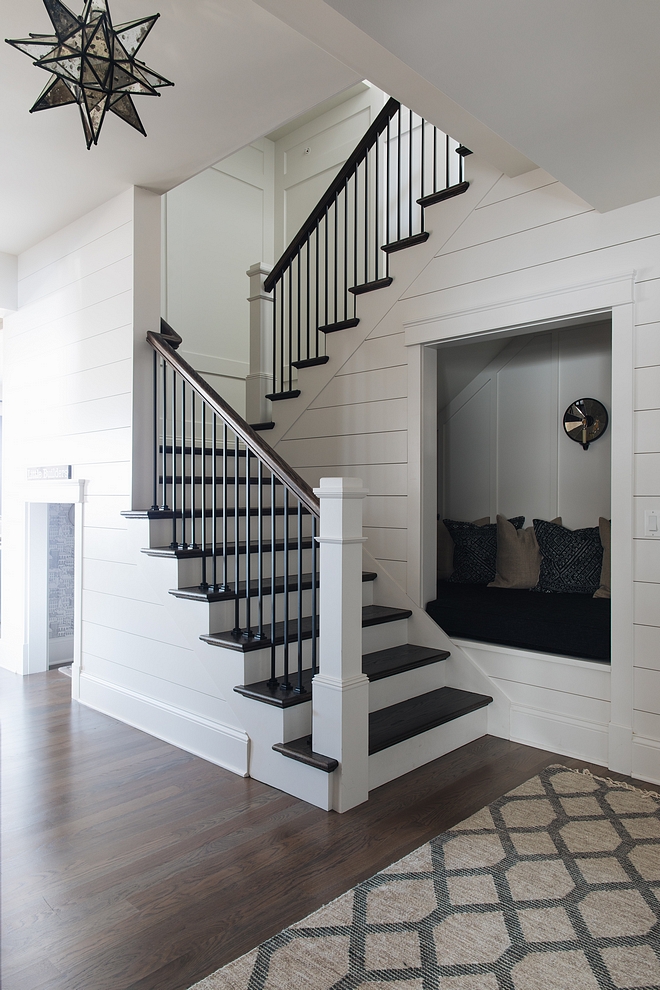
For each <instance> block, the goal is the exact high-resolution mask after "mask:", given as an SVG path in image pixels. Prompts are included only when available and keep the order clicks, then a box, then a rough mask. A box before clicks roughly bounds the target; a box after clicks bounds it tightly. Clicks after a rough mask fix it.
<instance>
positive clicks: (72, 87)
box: [6, 0, 174, 149]
mask: <svg viewBox="0 0 660 990" xmlns="http://www.w3.org/2000/svg"><path fill="white" fill-rule="evenodd" d="M44 5H45V7H46V10H47V11H48V16H49V17H50V19H51V21H52V24H53V27H54V29H55V34H54V35H47V34H30V37H29V38H24V39H18V40H15V41H9V40H8V39H6V40H7V44H8V45H13V47H14V48H18V50H19V51H21V52H24V53H25V54H26V55H29V56H30V58H31V59H34V64H35V65H36V66H38V67H39V68H40V69H46V70H47V71H48V72H51V73H52V76H51V78H50V80H49V81H48V83H47V85H46V88H45V89H44V91H43V92H42V93H41V95H40V97H39V99H38V100H37V102H36V103H35V104H34V106H33V107H32V108H31V110H30V113H34V112H35V111H36V110H51V109H53V108H54V107H62V106H65V105H66V104H69V103H77V104H78V106H79V108H80V116H81V117H82V123H83V128H84V131H85V140H86V142H87V148H88V149H89V148H91V146H92V145H93V144H97V143H98V139H99V134H100V133H101V127H102V126H103V121H104V119H105V115H106V113H107V111H108V110H109V111H110V112H111V113H114V114H116V115H117V116H118V117H121V119H122V120H125V121H126V123H127V124H130V125H131V127H134V128H135V129H136V130H137V131H140V133H141V134H144V136H145V137H146V135H147V132H146V131H145V129H144V127H143V125H142V121H141V120H140V118H139V116H138V112H137V110H136V109H135V105H134V103H133V99H132V97H133V96H160V93H158V92H157V90H158V89H160V88H161V87H163V86H173V85H174V83H171V82H170V81H169V80H168V79H165V78H164V76H160V75H158V73H157V72H153V70H152V69H150V68H148V66H146V65H145V64H144V62H139V61H138V60H137V58H136V57H135V56H136V55H137V53H138V51H139V50H140V48H141V47H142V45H143V43H144V41H145V39H146V37H147V35H148V34H149V32H150V31H151V29H152V27H153V26H154V24H155V23H156V21H157V20H158V18H159V17H160V14H153V15H152V16H151V17H143V18H140V19H139V20H137V21H130V22H128V23H126V24H118V25H117V27H114V26H113V24H112V18H111V16H110V10H109V8H108V2H107V0H86V3H85V8H84V10H83V12H82V14H81V16H80V17H77V16H76V15H75V14H74V13H72V12H71V11H70V10H69V8H68V7H65V5H64V4H63V3H62V2H61V0H44Z"/></svg>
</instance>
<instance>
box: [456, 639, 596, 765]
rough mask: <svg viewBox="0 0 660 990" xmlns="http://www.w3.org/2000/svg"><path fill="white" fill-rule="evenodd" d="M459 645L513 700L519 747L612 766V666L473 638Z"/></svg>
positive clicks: (514, 736)
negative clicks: (536, 747) (609, 756)
mask: <svg viewBox="0 0 660 990" xmlns="http://www.w3.org/2000/svg"><path fill="white" fill-rule="evenodd" d="M454 642H455V643H456V644H457V645H458V646H460V648H461V649H462V650H463V651H464V652H465V653H466V654H467V655H468V656H469V657H470V658H471V659H472V660H473V662H474V663H475V664H476V665H477V666H478V667H479V668H480V669H481V670H482V671H483V672H484V674H486V676H487V677H489V678H490V679H491V680H492V682H493V684H495V685H496V686H497V687H498V688H499V689H500V690H501V691H502V692H504V694H505V695H506V696H507V697H508V698H509V699H510V702H511V712H510V718H511V728H510V736H509V738H510V739H511V740H512V741H513V742H520V743H524V744H526V745H528V746H538V747H540V748H542V749H549V750H552V751H553V752H555V753H561V754H562V755H563V756H573V757H577V758H578V759H584V760H588V761H589V762H592V763H600V764H601V765H604V766H607V765H608V752H609V722H610V676H611V671H610V666H609V665H608V664H602V663H594V662H592V661H590V660H577V659H575V658H574V657H562V656H555V655H553V654H550V653H537V652H534V651H532V650H518V649H515V648H513V647H508V646H499V645H497V644H496V643H481V642H476V641H474V640H468V639H455V640H454Z"/></svg>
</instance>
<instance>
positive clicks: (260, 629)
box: [255, 460, 264, 639]
mask: <svg viewBox="0 0 660 990" xmlns="http://www.w3.org/2000/svg"><path fill="white" fill-rule="evenodd" d="M257 464H258V470H257V484H258V485H259V493H258V495H257V513H258V516H257V518H258V523H259V535H258V537H257V540H258V553H259V572H258V581H259V609H258V617H259V622H258V626H257V633H256V637H255V638H256V639H263V638H264V495H263V489H264V466H263V463H262V461H261V460H258V462H257Z"/></svg>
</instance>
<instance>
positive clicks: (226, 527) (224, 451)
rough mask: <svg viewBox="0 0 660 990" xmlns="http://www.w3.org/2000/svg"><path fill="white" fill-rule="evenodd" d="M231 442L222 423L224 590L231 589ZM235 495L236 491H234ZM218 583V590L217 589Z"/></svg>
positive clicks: (225, 425)
mask: <svg viewBox="0 0 660 990" xmlns="http://www.w3.org/2000/svg"><path fill="white" fill-rule="evenodd" d="M228 443H229V431H228V430H227V424H226V423H223V424H222V590H223V591H228V590H229V583H228V579H229V573H228V571H229V561H228V559H227V558H228V550H229V548H228V546H227V537H228V535H229V519H228V516H229V506H228V504H227V503H228V494H229V483H228V479H227V467H228V464H227V444H228ZM234 497H236V496H235V493H234ZM217 590H218V589H217V585H216V591H217Z"/></svg>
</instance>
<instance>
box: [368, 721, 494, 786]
mask: <svg viewBox="0 0 660 990" xmlns="http://www.w3.org/2000/svg"><path fill="white" fill-rule="evenodd" d="M487 729H488V709H487V708H480V709H478V710H477V711H476V712H470V714H469V715H462V716H461V717H460V718H455V719H454V720H453V721H451V722H445V724H444V725H438V726H436V727H435V728H434V729H429V730H428V731H427V732H422V733H420V734H419V735H418V736H413V738H412V739H404V741H403V742H400V743H397V744H396V745H395V746H389V747H388V748H387V749H382V750H381V751H380V752H379V753H372V755H371V756H370V757H369V790H370V791H373V790H374V788H375V787H380V786H381V784H386V783H387V782H388V781H390V780H395V779H396V778H397V777H402V776H403V775H404V774H406V773H410V771H411V770H416V769H417V768H418V767H421V766H424V764H425V763H430V762H431V761H432V760H437V759H439V758H440V757H441V756H446V755H447V753H451V752H452V751H453V750H455V749H460V747H461V746H467V744H468V743H470V742H474V740H475V739H480V738H481V737H482V736H485V735H486V732H487Z"/></svg>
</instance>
